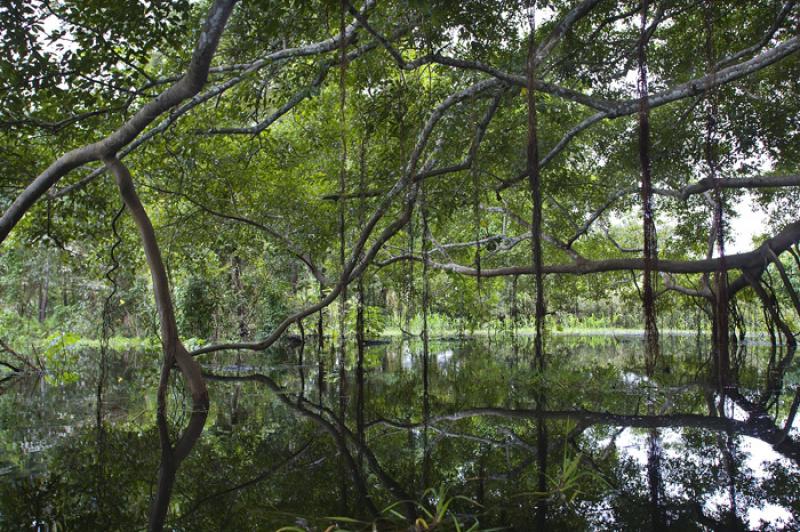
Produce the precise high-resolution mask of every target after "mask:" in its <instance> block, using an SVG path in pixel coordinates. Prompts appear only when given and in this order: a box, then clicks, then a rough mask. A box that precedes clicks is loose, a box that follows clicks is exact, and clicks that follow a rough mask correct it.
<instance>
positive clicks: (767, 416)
mask: <svg viewBox="0 0 800 532" xmlns="http://www.w3.org/2000/svg"><path fill="white" fill-rule="evenodd" d="M642 348H643V344H642V342H641V339H640V338H638V337H612V336H592V337H555V338H552V339H551V340H549V342H548V357H547V361H546V364H545V368H544V369H543V370H542V369H541V368H540V367H539V366H538V364H536V363H535V362H534V360H533V356H532V351H533V350H532V348H531V346H530V345H528V342H527V340H526V339H518V340H514V339H512V338H509V337H498V338H489V339H487V338H480V339H473V340H465V341H458V340H449V341H444V340H438V341H432V342H431V344H430V346H429V348H428V350H427V351H428V353H427V356H425V349H424V348H423V345H422V344H421V343H420V342H410V343H409V342H401V341H393V342H392V343H390V344H387V345H377V346H371V347H368V348H366V349H365V351H364V353H363V355H362V356H361V357H359V354H358V350H357V349H355V347H352V348H351V349H350V351H349V352H348V353H347V354H346V355H345V356H344V357H343V358H342V357H341V356H340V355H337V354H336V353H334V352H331V351H328V350H325V351H323V352H322V353H321V354H320V353H319V352H317V351H316V350H315V348H313V347H311V346H305V348H302V349H301V348H298V347H293V348H288V347H287V348H284V349H282V350H275V351H271V352H270V353H267V354H262V355H245V354H241V355H228V356H226V357H218V358H214V359H206V360H204V361H203V362H204V365H205V366H204V367H205V369H206V370H207V372H208V379H209V391H210V394H211V411H210V414H209V417H208V421H207V423H206V427H205V432H204V434H203V436H202V438H201V439H200V440H199V442H198V443H197V445H196V446H195V448H194V450H193V451H192V453H191V455H190V456H189V458H188V459H187V460H186V461H185V462H184V463H183V464H182V465H181V468H180V470H179V472H178V479H177V483H176V487H175V491H174V493H173V496H172V506H171V508H170V514H169V517H168V528H170V529H175V530H276V529H279V528H281V527H289V528H288V529H287V530H326V529H327V528H328V527H329V526H330V525H332V524H337V523H338V525H339V526H340V527H341V528H344V529H348V530H372V529H373V526H375V527H377V529H388V530H392V529H402V528H407V527H408V524H409V522H413V521H414V520H417V523H418V527H419V529H424V528H423V527H424V526H429V527H431V528H434V527H435V528H436V529H437V530H458V529H461V530H466V529H469V528H470V527H474V529H488V528H493V527H500V528H504V529H512V530H534V529H537V528H539V529H547V530H658V529H674V530H727V529H734V530H736V529H739V530H782V529H798V528H800V517H799V516H800V475H798V472H799V471H798V466H799V465H800V421H798V420H797V418H800V416H797V417H794V414H795V413H796V411H797V409H798V403H800V395H798V394H799V393H800V392H798V381H800V369H798V365H797V364H796V362H795V361H794V358H793V353H789V352H786V351H784V350H781V349H778V350H771V349H770V348H769V347H767V346H752V345H751V346H748V347H746V348H745V349H741V350H740V351H739V352H738V353H737V354H736V356H735V360H734V366H735V367H736V370H735V373H734V375H731V376H730V379H729V381H730V382H731V384H728V385H727V386H724V387H721V386H720V378H719V377H720V376H719V375H716V374H715V373H714V370H713V364H712V363H711V356H710V354H709V349H708V346H707V345H706V342H705V341H704V340H698V339H696V338H691V337H666V338H664V339H663V345H662V349H663V359H662V360H661V361H660V363H659V364H658V365H657V368H656V369H655V370H652V371H650V372H649V374H648V372H647V371H645V368H644V364H643V361H642ZM93 357H96V353H86V354H85V356H84V357H83V358H84V359H85V360H86V361H87V366H88V367H93V366H94V365H93V364H89V362H88V361H89V360H93V359H96V358H93ZM95 373H96V370H92V369H87V370H86V371H85V372H84V373H83V374H82V375H81V378H80V379H79V380H78V382H75V383H72V384H65V385H62V384H59V383H57V382H54V381H53V379H52V378H51V379H43V378H39V377H31V378H20V379H14V380H11V381H6V382H5V383H3V384H2V395H0V528H2V529H4V530H37V529H38V530H55V529H56V528H55V527H57V529H58V530H62V529H68V530H136V529H143V528H146V524H147V513H148V507H149V503H150V500H151V497H152V496H153V494H154V492H155V489H156V480H157V471H158V464H159V444H158V433H157V429H156V427H155V404H156V398H155V389H156V386H157V376H158V354H157V353H149V354H147V353H115V354H113V355H111V361H110V364H109V371H108V374H107V377H106V379H105V386H104V387H103V388H102V390H101V394H100V395H101V397H102V401H101V403H100V404H101V408H100V410H99V414H100V415H99V416H98V408H97V405H98V386H97V376H96V374H95ZM170 394H171V397H170V412H171V416H170V421H171V423H172V424H173V426H174V435H177V434H178V433H179V429H180V427H183V426H184V425H185V423H186V421H187V419H188V416H189V412H187V411H186V409H187V408H189V405H190V401H189V399H190V398H189V397H188V393H186V392H185V391H184V390H183V388H182V386H181V385H180V383H179V382H176V383H175V384H174V385H173V386H172V387H171V390H170ZM98 420H99V424H98Z"/></svg>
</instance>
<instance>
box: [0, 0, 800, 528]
mask: <svg viewBox="0 0 800 532" xmlns="http://www.w3.org/2000/svg"><path fill="white" fill-rule="evenodd" d="M799 16H800V15H798V9H797V6H796V2H794V1H787V2H785V3H776V2H773V1H767V0H759V1H753V2H747V3H738V2H735V3H726V2H716V1H712V0H708V1H705V2H690V1H683V0H675V1H671V0H670V1H668V0H658V1H656V0H653V1H651V2H643V3H642V4H641V5H640V4H639V3H632V2H610V1H601V0H582V1H566V0H565V1H550V2H539V3H538V4H537V3H536V2H534V3H533V5H528V4H527V3H524V2H483V1H481V2H477V1H475V2H472V1H470V2H461V3H458V4H453V3H449V2H430V3H422V4H418V3H413V2H411V3H406V2H389V3H386V4H383V3H376V2H374V1H373V0H366V1H365V2H364V3H363V4H362V5H358V6H356V5H353V4H351V3H349V2H348V1H347V0H344V1H343V2H342V3H341V4H337V3H325V2H322V3H319V5H317V4H315V3H302V5H294V4H291V3H285V2H268V1H264V2H260V1H242V2H237V1H236V0H216V1H213V2H205V3H202V4H200V5H193V4H191V3H189V2H186V1H174V2H168V1H164V2H152V3H139V2H136V1H130V2H123V3H108V2H105V1H102V0H96V1H91V2H73V1H71V0H64V1H62V2H23V1H16V0H11V1H9V2H6V3H5V4H4V5H3V6H2V7H0V20H1V21H2V22H1V23H0V24H2V25H0V35H2V36H3V45H2V48H0V51H1V52H2V53H0V57H1V58H2V59H0V69H2V72H3V73H4V76H3V77H2V78H3V80H4V81H3V84H2V85H0V91H1V92H2V94H3V101H4V102H5V103H4V104H3V106H2V108H0V125H2V131H0V150H2V153H3V154H4V161H6V162H5V163H4V164H5V169H4V171H5V174H4V175H5V177H4V180H3V183H2V188H0V194H1V196H0V203H2V206H3V215H2V217H0V241H1V242H3V243H4V246H5V247H6V248H9V247H15V246H19V245H21V244H20V242H22V241H23V240H26V239H27V240H31V239H37V238H38V239H40V240H41V238H42V236H43V235H47V236H49V237H51V236H53V235H55V238H50V240H52V241H53V242H54V243H57V245H59V247H61V248H62V249H64V250H66V251H67V252H68V253H69V252H70V249H72V250H74V249H76V246H78V245H79V243H81V242H84V241H86V240H90V241H91V240H94V241H95V242H96V241H97V240H98V237H97V236H95V235H94V234H93V233H94V232H95V231H97V233H100V232H101V231H100V230H98V228H97V227H96V226H99V227H100V228H104V227H110V226H111V223H110V220H111V219H112V217H113V213H114V212H115V211H116V209H117V205H119V200H118V199H116V195H117V194H118V195H119V197H120V198H121V199H122V201H123V203H124V205H125V206H126V208H127V210H128V212H129V213H130V214H131V216H132V219H133V222H134V225H135V226H136V228H137V231H138V234H139V240H140V242H141V248H142V251H143V253H144V256H145V260H146V263H147V266H148V268H149V270H150V274H151V276H152V290H153V296H154V300H155V305H156V308H157V310H158V315H159V321H160V331H161V341H162V344H163V350H164V357H163V362H162V364H163V366H162V379H161V386H160V388H159V400H160V408H159V422H160V423H161V422H162V419H163V421H164V423H161V424H162V426H165V420H166V401H165V399H164V396H165V391H166V387H167V384H168V382H169V378H170V374H171V370H172V367H173V365H175V364H177V366H178V368H179V369H180V371H181V374H182V375H183V377H184V378H185V379H186V381H187V383H188V385H189V388H190V390H191V392H192V398H193V402H194V406H193V412H194V414H193V416H192V420H191V421H190V423H189V425H188V426H187V428H186V429H185V431H184V433H183V434H182V435H181V437H180V438H179V439H178V440H177V441H176V442H175V443H174V444H173V442H171V441H170V438H169V435H168V433H167V431H166V430H162V433H161V445H162V450H163V460H162V470H161V478H162V479H163V482H162V490H161V491H160V492H159V497H157V498H156V501H155V503H154V505H153V510H152V515H151V522H150V523H151V528H154V529H157V528H160V527H161V525H162V524H163V519H164V515H165V513H166V510H167V504H168V500H169V494H170V489H171V485H172V482H173V480H174V476H175V471H176V469H177V466H178V465H179V463H180V462H181V460H182V459H183V458H185V456H186V455H187V454H188V453H189V452H190V450H191V448H192V447H193V445H194V442H195V440H196V439H197V438H198V437H199V435H200V433H201V431H202V429H203V425H204V423H205V414H204V412H205V410H206V409H207V405H208V396H207V391H206V388H205V382H204V379H203V377H202V375H201V370H200V366H199V364H198V363H197V361H196V360H195V357H197V356H200V355H204V354H208V353H212V352H217V351H223V350H231V349H244V350H252V351H263V350H265V349H267V348H268V347H270V346H271V345H273V344H274V343H275V342H276V341H277V340H278V339H279V338H280V337H281V336H282V335H283V334H284V333H285V332H286V331H287V329H288V328H289V327H290V326H292V325H295V324H298V325H300V326H302V321H303V320H304V319H306V318H308V317H311V316H312V315H314V314H315V313H318V312H319V313H320V316H321V312H322V311H323V309H325V308H326V307H328V306H329V305H331V304H332V303H334V302H336V301H339V308H340V309H342V310H341V312H340V313H339V319H340V320H341V322H342V323H344V319H345V318H344V317H345V315H346V314H345V311H344V308H345V306H346V301H347V299H348V297H347V294H348V286H350V285H351V284H353V283H357V282H358V283H361V281H362V280H363V279H364V278H374V277H378V278H385V279H391V278H392V277H394V278H397V277H398V276H397V275H396V274H394V273H393V272H392V271H391V270H392V269H393V268H397V267H404V268H407V270H406V272H407V273H408V275H406V276H405V277H406V279H407V281H406V282H407V283H409V290H408V294H410V295H409V297H408V301H409V303H408V304H409V307H410V306H411V303H410V302H411V301H412V300H413V297H412V295H413V293H414V291H415V289H414V287H413V286H412V285H411V283H413V279H414V277H415V275H414V270H413V268H414V263H421V264H422V266H423V272H422V275H423V277H424V282H423V289H422V293H423V294H428V295H430V294H429V288H430V284H429V276H430V275H434V274H435V273H436V272H449V273H450V274H458V275H464V276H472V277H476V278H477V279H478V282H477V286H476V288H477V290H478V293H479V295H480V291H481V289H482V284H481V283H482V282H483V280H485V279H490V278H494V277H502V276H508V277H513V278H516V277H517V276H520V275H522V276H527V275H533V276H534V277H535V278H536V283H535V299H536V301H537V303H536V316H537V320H536V321H537V331H538V334H537V336H541V333H542V326H543V320H544V315H545V304H544V303H545V283H544V279H543V276H545V275H546V276H551V277H552V276H562V275H586V274H598V273H603V272H638V271H643V272H644V274H645V278H646V279H647V281H646V282H645V284H644V292H645V302H646V305H645V306H646V308H648V310H647V319H646V320H645V321H647V322H648V323H652V324H653V325H654V324H655V321H654V317H653V312H654V310H653V309H654V308H655V307H654V306H653V304H652V303H653V301H652V300H653V298H654V297H657V296H658V294H659V293H660V292H662V291H664V290H669V291H675V292H678V293H680V294H683V295H686V296H689V297H694V298H700V299H701V300H703V301H705V302H707V304H708V305H711V304H712V302H713V304H714V307H713V308H714V309H715V310H714V311H713V313H712V314H713V316H714V319H713V323H714V324H715V327H716V329H715V330H717V331H718V333H717V337H718V339H719V348H718V354H719V356H720V357H721V358H720V360H722V359H724V358H725V357H726V355H725V353H726V351H725V345H726V342H727V337H728V328H729V326H728V324H727V315H728V312H729V310H728V308H729V303H730V302H731V301H732V300H733V299H734V298H735V297H736V296H737V294H739V293H740V292H741V291H742V290H744V289H746V288H752V290H753V291H754V292H755V293H756V294H757V295H758V297H759V298H760V299H761V300H762V301H763V302H764V305H765V307H766V308H768V309H770V313H771V314H770V315H771V316H773V319H775V320H776V323H778V324H779V325H780V324H781V323H783V320H782V318H781V315H780V313H779V312H778V310H776V308H775V302H774V301H775V298H772V297H771V296H770V294H769V293H768V292H767V290H766V289H765V288H764V286H763V283H762V280H761V278H762V275H763V274H764V272H765V271H766V269H767V267H768V265H769V264H771V263H774V264H776V265H778V264H781V262H780V261H781V259H780V257H781V256H782V255H783V254H784V253H787V252H791V253H795V256H797V255H796V252H797V250H796V247H797V242H798V239H800V222H798V221H797V220H794V219H792V218H791V217H788V219H787V218H785V217H779V219H777V220H775V222H774V223H773V224H772V226H771V227H772V230H773V234H772V235H771V236H769V237H768V238H766V239H764V241H763V242H762V243H761V245H760V246H758V247H757V248H755V249H753V250H752V251H750V252H748V253H740V254H735V255H725V253H724V244H725V241H726V231H725V227H726V220H727V218H728V217H729V216H730V215H731V214H732V211H733V210H734V208H735V201H736V199H737V198H739V197H741V194H742V193H743V192H746V191H752V190H759V191H765V192H764V193H765V194H766V196H765V197H767V198H769V200H768V201H771V202H773V204H776V205H778V204H780V202H781V201H784V202H790V204H791V201H792V200H793V199H794V196H795V195H796V190H795V188H793V187H796V186H797V185H798V184H800V176H799V175H797V164H798V155H799V154H800V150H798V146H799V145H798V135H797V134H796V131H797V126H798V123H797V120H798V119H797V117H798V116H800V112H798V111H800V109H798V105H800V102H799V101H798V98H797V93H798V90H797V89H798V87H797V83H798V82H797V80H798V79H800V62H799V61H798V53H797V52H798V49H800V38H798V36H797V35H796V34H795V33H794V32H793V28H796V27H797V24H798V17H799ZM528 20H530V21H531V22H534V23H535V24H531V25H530V26H528V24H527V22H528ZM534 26H535V29H534ZM529 28H532V30H531V31H529ZM69 43H74V44H69ZM701 51H702V53H701ZM637 68H638V69H639V71H640V72H642V73H643V76H644V73H645V72H646V77H642V79H641V81H640V83H639V84H638V86H637V88H638V92H637V91H636V90H634V88H633V87H631V84H630V82H629V80H630V79H632V78H631V74H632V73H634V72H635V71H636V70H637ZM334 74H335V75H334ZM334 78H337V79H334ZM645 82H646V83H645ZM637 114H638V115H639V117H640V120H639V124H640V125H639V126H638V127H636V128H634V127H633V122H632V117H633V116H634V115H637ZM529 118H530V120H529ZM646 129H649V131H650V133H649V137H647V135H645V134H644V133H640V132H644V131H646ZM639 138H649V139H650V141H649V142H642V143H639V142H637V139H639ZM637 146H640V147H641V148H640V149H639V151H638V153H639V154H640V157H639V160H638V161H637V157H636V156H635V154H636V153H637ZM355 154H358V156H356V155H355ZM44 161H48V163H49V164H48V165H47V166H46V167H45V166H44V164H42V163H43V162H44ZM50 161H52V162H50ZM42 168H43V169H42ZM34 169H35V170H34ZM643 169H647V170H649V171H647V170H645V171H642V170H643ZM106 173H109V174H111V175H113V177H114V179H115V182H116V184H117V188H118V191H117V192H115V191H114V190H113V189H111V188H110V187H108V185H107V183H105V182H104V181H103V180H102V179H101V177H102V176H104V175H105V174H106ZM33 174H37V175H36V177H33ZM639 175H642V176H643V178H642V182H641V184H640V181H639V177H638V176H639ZM648 176H649V177H648ZM527 178H530V186H529V188H530V190H529V191H525V190H523V188H522V187H521V186H520V185H519V184H520V183H522V182H523V181H525V180H526V179H527ZM134 182H135V183H136V185H137V186H134ZM640 192H642V193H643V199H642V201H643V204H644V210H643V212H644V213H645V214H644V219H645V221H646V224H648V223H650V222H658V220H659V219H661V220H662V221H663V220H667V219H670V220H674V221H675V222H676V223H677V226H678V227H677V229H676V231H675V235H676V237H675V241H674V242H660V243H659V247H658V254H657V255H656V254H655V250H654V249H652V248H653V246H654V244H655V241H654V240H652V238H653V237H654V233H657V232H658V227H657V225H658V224H657V223H654V225H653V226H652V227H650V228H649V229H648V228H645V235H649V236H646V237H645V238H643V239H642V240H643V242H642V244H643V248H644V255H643V256H641V257H640V256H639V255H640V254H641V253H642V252H640V251H639V250H638V246H639V243H638V241H637V243H636V244H635V248H634V249H633V250H631V249H626V248H624V247H622V246H620V245H619V244H618V243H617V242H616V241H615V240H614V239H613V238H612V237H611V236H610V233H609V232H608V231H605V235H604V234H602V233H603V230H602V228H603V227H604V226H607V225H608V224H609V220H611V219H612V218H613V216H615V215H621V214H623V213H626V212H630V211H631V210H632V209H633V205H634V199H635V197H636V195H637V194H639V193H640ZM98 206H101V207H100V208H98ZM651 209H652V212H651ZM529 210H530V212H531V215H530V216H528V215H526V214H525V213H526V212H528V211H529ZM154 220H155V221H156V223H154ZM170 220H180V221H181V222H180V223H179V224H177V225H178V227H172V228H169V227H165V228H159V227H158V226H159V225H161V224H164V225H167V224H168V222H169V221H170ZM90 228H91V229H90ZM181 231H183V233H182V232H181ZM59 233H61V234H59ZM108 233H109V230H106V231H105V235H104V237H105V238H108ZM167 238H168V239H169V241H170V242H171V243H172V242H176V244H175V248H174V249H173V248H172V246H171V245H170V251H169V256H170V257H171V256H173V255H174V256H176V257H179V258H178V259H177V262H178V263H180V260H181V259H180V257H183V260H184V261H185V263H184V264H187V265H188V264H190V262H191V260H190V259H191V255H192V254H193V253H194V252H195V251H197V250H198V249H199V248H201V247H202V248H203V250H204V251H205V250H212V251H213V252H214V253H215V254H217V255H218V256H220V257H223V258H224V259H225V260H223V261H221V262H224V263H226V264H227V263H230V264H235V263H237V261H239V262H241V260H244V261H246V262H247V261H251V262H253V263H255V262H256V261H259V264H263V265H267V266H269V267H271V268H277V267H280V266H281V265H283V264H286V263H288V262H287V261H284V260H277V259H276V258H275V257H276V256H280V257H281V258H282V259H290V260H291V261H293V262H292V264H296V265H299V267H302V268H303V269H304V270H305V273H304V274H302V275H298V274H297V271H298V270H299V268H298V267H295V266H293V267H292V268H293V269H292V272H287V273H288V275H286V276H284V278H292V279H294V281H293V282H291V283H289V284H290V285H291V286H292V292H293V294H292V296H291V297H292V298H293V299H292V305H287V307H288V306H291V307H293V308H292V310H291V311H290V313H289V314H288V315H287V316H286V317H285V318H284V319H283V320H282V321H280V322H279V323H278V324H277V325H276V326H275V327H274V328H273V329H272V330H271V331H269V332H268V333H267V334H266V335H264V336H263V337H261V338H259V339H256V340H255V341H249V339H247V338H245V337H246V336H247V331H246V327H245V328H242V327H239V331H236V330H232V331H231V332H230V334H229V335H228V337H229V338H235V337H237V336H238V338H239V340H238V341H232V342H225V341H223V342H220V343H215V344H211V345H205V346H202V347H199V348H197V349H195V350H193V351H191V352H190V351H189V350H187V349H186V348H185V347H184V345H183V344H182V342H181V339H180V335H179V331H178V328H177V321H176V316H175V310H174V305H173V299H172V295H171V289H170V273H169V271H168V268H167V264H166V263H165V260H164V256H165V254H164V252H163V251H162V246H163V241H164V240H165V239H167ZM527 240H531V241H532V248H531V251H532V256H533V260H531V256H530V255H527V254H525V253H523V252H522V250H521V249H520V248H519V247H518V246H517V245H518V244H519V243H520V242H524V241H527ZM715 247H716V248H717V250H718V251H717V255H716V256H715V252H714V249H715ZM631 254H633V255H634V256H633V257H631ZM201 255H202V254H201ZM264 255H267V256H269V257H271V258H270V259H269V260H266V259H265V260H263V261H262V259H261V257H262V256H264ZM784 256H785V255H784ZM170 263H171V259H170ZM736 271H739V272H741V273H740V274H737V275H734V276H733V277H732V278H731V279H728V275H729V274H733V273H734V272H736ZM655 272H658V274H659V275H660V276H661V278H660V279H658V278H656V277H655V276H654V275H653V274H654V273H655ZM271 273H274V274H275V275H273V276H271V277H268V279H267V281H266V282H267V283H268V282H271V281H270V280H269V279H270V278H279V277H281V276H280V275H278V273H279V272H277V271H273V272H271ZM711 274H714V276H713V278H712V275H711ZM677 276H684V277H683V280H682V281H679V280H678V277H677ZM300 278H302V281H301V280H300ZM634 279H635V277H634ZM787 279H788V277H786V276H781V282H782V284H783V286H784V288H785V289H786V290H787V291H789V293H793V292H792V290H793V288H792V285H791V282H789V281H787ZM358 286H362V285H360V284H359V285H358ZM236 290H237V291H240V289H239V288H236ZM362 291H363V286H362V288H361V290H358V292H359V293H360V294H362V295H363V292H362ZM648 293H652V295H648ZM287 297H289V296H287ZM429 299H430V298H429V297H425V298H423V311H424V312H427V308H428V303H429ZM478 300H479V302H480V301H481V298H480V297H479V298H478ZM790 300H791V301H792V302H794V304H795V305H796V304H797V300H796V298H790ZM797 310H798V311H799V312H800V308H798V309H797ZM723 318H725V319H723ZM240 323H241V321H240ZM784 325H785V324H783V325H781V327H780V328H781V330H782V331H783V333H784V335H785V336H786V337H787V341H790V342H794V333H793V332H792V331H791V328H790V327H788V326H784ZM425 331H427V325H426V327H425V328H424V331H423V332H425ZM342 336H344V335H342ZM537 351H538V352H541V351H542V348H541V346H540V347H538V349H537ZM723 363H724V360H723Z"/></svg>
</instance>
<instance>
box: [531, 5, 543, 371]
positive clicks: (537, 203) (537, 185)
mask: <svg viewBox="0 0 800 532" xmlns="http://www.w3.org/2000/svg"><path fill="white" fill-rule="evenodd" d="M535 13H536V2H535V1H533V2H531V3H530V5H529V6H528V24H529V26H530V38H529V41H528V61H527V97H528V98H527V100H528V101H527V103H528V146H527V173H528V186H529V189H530V193H531V197H532V198H533V212H532V215H531V218H532V220H531V235H532V238H531V255H532V258H533V271H534V284H535V289H536V295H535V298H536V299H535V301H536V303H535V311H534V312H535V323H536V332H535V335H534V340H533V341H534V350H535V355H536V360H537V362H538V364H539V365H540V367H543V366H544V347H543V339H542V335H543V334H544V317H545V301H544V276H543V274H542V262H543V261H542V183H541V175H540V169H539V145H538V143H539V140H538V132H537V125H536V91H535V90H534V85H535V82H536V72H535V71H536V40H535V33H536V21H535Z"/></svg>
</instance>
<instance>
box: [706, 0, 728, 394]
mask: <svg viewBox="0 0 800 532" xmlns="http://www.w3.org/2000/svg"><path fill="white" fill-rule="evenodd" d="M703 15H704V16H703V18H704V24H705V38H706V42H705V48H706V65H707V69H708V73H709V76H708V79H709V81H708V83H709V87H708V97H707V100H708V107H707V113H706V131H705V143H704V150H705V159H706V169H707V172H708V178H709V179H710V180H711V181H712V183H713V184H714V198H713V209H714V213H713V222H712V232H714V233H715V237H716V238H715V240H716V248H717V253H718V255H719V263H718V264H719V266H718V268H717V271H716V272H714V312H713V317H714V327H713V331H714V351H715V354H716V367H717V372H718V376H719V378H720V385H724V384H725V382H726V381H727V376H728V374H729V370H730V346H729V343H730V342H729V328H730V327H729V320H730V317H729V316H730V309H729V297H728V274H727V268H726V263H725V219H724V203H723V198H722V190H721V188H720V183H719V179H718V177H719V145H718V129H717V128H718V124H719V101H718V97H717V91H716V90H715V89H714V85H715V78H716V68H715V64H716V60H717V59H716V50H715V47H714V0H706V2H705V5H704V9H703ZM712 236H714V235H712Z"/></svg>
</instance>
